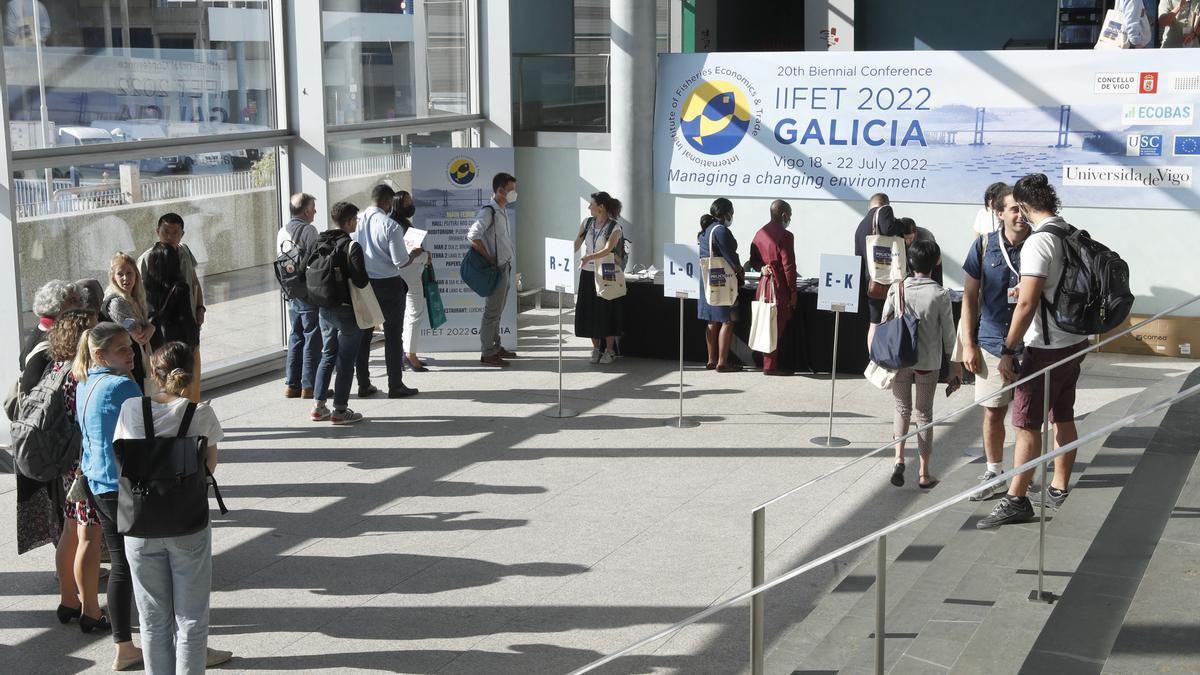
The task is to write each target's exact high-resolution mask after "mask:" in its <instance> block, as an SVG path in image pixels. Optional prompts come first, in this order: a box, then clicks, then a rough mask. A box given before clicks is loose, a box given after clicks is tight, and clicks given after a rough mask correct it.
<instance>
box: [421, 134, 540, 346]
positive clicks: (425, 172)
mask: <svg viewBox="0 0 1200 675" xmlns="http://www.w3.org/2000/svg"><path fill="white" fill-rule="evenodd" d="M513 166H514V160H513V151H512V148H489V149H479V148H413V172H412V185H413V201H414V203H415V204H416V207H417V213H416V215H415V216H414V217H413V227H416V228H418V229H421V230H425V231H426V233H427V234H426V235H425V241H424V242H423V244H422V247H423V248H424V249H425V250H426V251H429V253H430V256H431V258H432V260H433V272H434V276H436V277H437V282H438V291H439V292H440V293H441V295H442V304H444V305H445V308H446V323H445V324H443V325H441V326H440V327H438V328H430V327H429V314H428V312H427V313H426V314H425V318H424V319H422V320H421V327H420V328H419V330H420V331H421V332H420V335H421V337H422V338H425V342H426V344H428V345H429V346H428V347H427V349H428V350H429V351H432V352H470V351H479V348H480V344H479V324H480V321H481V320H482V319H483V305H484V301H485V299H484V298H481V297H479V296H478V295H476V294H475V292H474V291H472V290H471V289H470V288H468V287H467V284H466V283H465V282H463V280H462V276H461V275H460V274H459V265H460V264H461V263H462V259H463V256H464V255H466V254H467V250H468V249H470V248H471V245H470V244H469V243H468V242H467V230H469V229H470V228H471V224H472V223H474V222H475V216H476V214H477V213H478V212H479V209H480V208H482V207H483V205H484V204H487V203H488V202H490V201H491V199H492V176H494V175H496V174H497V173H500V172H501V171H506V172H508V173H513ZM508 217H509V221H510V223H511V224H512V235H513V241H514V242H515V241H516V236H517V205H516V204H511V205H509V207H508ZM516 267H517V264H516V260H515V259H514V260H513V269H514V270H515V269H516ZM500 342H501V343H502V344H503V345H504V347H505V348H506V349H511V350H514V351H515V350H516V348H517V287H516V281H515V279H514V277H513V276H512V273H511V272H510V276H509V286H508V302H507V303H506V304H505V306H504V313H503V314H502V315H501V317H500Z"/></svg>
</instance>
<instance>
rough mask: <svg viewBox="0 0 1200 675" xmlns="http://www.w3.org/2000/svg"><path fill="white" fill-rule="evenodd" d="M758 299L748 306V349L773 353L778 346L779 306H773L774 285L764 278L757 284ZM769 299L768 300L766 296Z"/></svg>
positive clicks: (767, 278)
mask: <svg viewBox="0 0 1200 675" xmlns="http://www.w3.org/2000/svg"><path fill="white" fill-rule="evenodd" d="M758 289H759V297H757V298H755V299H754V302H753V303H751V305H750V341H749V343H750V349H752V350H754V351H756V352H762V353H763V354H770V353H771V352H773V351H775V348H776V346H777V345H778V344H779V322H778V321H777V318H778V316H779V306H778V305H776V304H775V283H774V282H773V281H772V280H771V277H769V276H764V277H763V278H762V279H760V280H759V282H758ZM768 295H770V296H771V298H770V299H769V300H768V299H767V296H768Z"/></svg>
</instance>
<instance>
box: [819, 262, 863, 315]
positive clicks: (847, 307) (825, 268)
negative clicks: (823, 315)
mask: <svg viewBox="0 0 1200 675" xmlns="http://www.w3.org/2000/svg"><path fill="white" fill-rule="evenodd" d="M861 275H862V259H861V258H859V257H858V256H856V255H829V254H825V253H822V254H821V274H820V276H818V277H817V282H818V283H817V309H823V310H825V311H827V312H857V311H858V284H859V277H860V276H861Z"/></svg>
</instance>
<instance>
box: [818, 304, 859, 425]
mask: <svg viewBox="0 0 1200 675" xmlns="http://www.w3.org/2000/svg"><path fill="white" fill-rule="evenodd" d="M843 308H844V305H834V306H833V361H832V362H831V363H830V365H829V433H827V434H826V435H824V436H817V437H816V438H814V439H812V441H811V442H812V443H814V444H816V445H820V446H822V447H826V448H844V447H846V446H847V445H850V441H848V440H846V439H844V438H838V437H836V436H834V435H833V409H834V404H835V402H836V401H837V355H838V333H839V329H840V327H841V323H842V309H843Z"/></svg>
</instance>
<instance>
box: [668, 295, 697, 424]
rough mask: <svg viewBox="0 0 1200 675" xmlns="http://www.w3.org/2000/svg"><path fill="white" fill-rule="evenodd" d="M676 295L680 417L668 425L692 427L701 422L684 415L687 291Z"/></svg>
mask: <svg viewBox="0 0 1200 675" xmlns="http://www.w3.org/2000/svg"><path fill="white" fill-rule="evenodd" d="M675 297H677V298H679V419H673V420H667V424H666V426H669V427H675V428H676V429H691V428H693V427H698V426H700V423H699V422H697V421H696V420H689V419H687V418H685V417H684V416H683V307H684V304H683V301H684V300H686V299H687V293H676V294H675Z"/></svg>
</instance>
